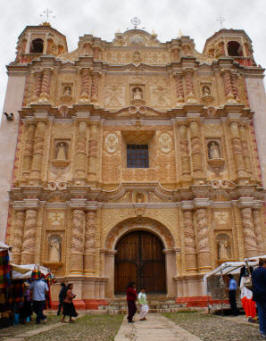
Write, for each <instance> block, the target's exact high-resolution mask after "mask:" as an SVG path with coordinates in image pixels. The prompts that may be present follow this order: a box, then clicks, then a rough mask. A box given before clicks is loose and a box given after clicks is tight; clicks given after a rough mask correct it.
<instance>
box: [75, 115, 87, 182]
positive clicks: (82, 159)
mask: <svg viewBox="0 0 266 341" xmlns="http://www.w3.org/2000/svg"><path fill="white" fill-rule="evenodd" d="M86 145H87V123H86V122H84V121H80V122H78V124H77V129H76V146H75V164H74V166H75V181H85V178H86V163H87V152H86Z"/></svg>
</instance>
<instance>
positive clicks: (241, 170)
mask: <svg viewBox="0 0 266 341" xmlns="http://www.w3.org/2000/svg"><path fill="white" fill-rule="evenodd" d="M230 130H231V142H232V151H233V158H234V161H235V170H236V174H237V177H238V178H243V177H245V176H246V172H245V165H244V159H243V154H242V145H241V140H240V133H239V123H238V122H237V121H232V122H230Z"/></svg>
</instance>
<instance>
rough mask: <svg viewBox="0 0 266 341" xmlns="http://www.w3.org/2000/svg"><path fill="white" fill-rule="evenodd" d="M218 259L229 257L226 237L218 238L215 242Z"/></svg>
mask: <svg viewBox="0 0 266 341" xmlns="http://www.w3.org/2000/svg"><path fill="white" fill-rule="evenodd" d="M217 248H218V259H230V246H229V242H228V240H226V239H220V240H218V243H217Z"/></svg>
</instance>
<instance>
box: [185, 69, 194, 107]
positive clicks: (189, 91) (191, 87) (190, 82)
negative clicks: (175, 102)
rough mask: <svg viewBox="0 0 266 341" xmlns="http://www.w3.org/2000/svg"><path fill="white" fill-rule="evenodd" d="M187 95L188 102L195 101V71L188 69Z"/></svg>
mask: <svg viewBox="0 0 266 341" xmlns="http://www.w3.org/2000/svg"><path fill="white" fill-rule="evenodd" d="M185 84H186V97H187V99H188V102H195V92H194V85H193V71H192V70H187V71H186V73H185Z"/></svg>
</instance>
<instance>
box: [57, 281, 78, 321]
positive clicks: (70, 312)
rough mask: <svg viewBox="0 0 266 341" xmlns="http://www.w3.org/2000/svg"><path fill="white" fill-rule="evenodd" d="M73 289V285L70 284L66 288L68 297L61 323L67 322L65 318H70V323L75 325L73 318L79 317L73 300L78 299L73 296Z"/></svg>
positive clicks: (64, 303)
mask: <svg viewBox="0 0 266 341" xmlns="http://www.w3.org/2000/svg"><path fill="white" fill-rule="evenodd" d="M72 289H73V284H72V283H69V284H68V285H67V287H66V296H65V299H64V301H63V317H62V319H61V322H65V317H66V316H69V322H70V323H73V322H74V320H73V319H72V317H77V316H78V314H77V312H76V309H75V306H74V304H73V299H74V298H75V297H76V295H74V294H73V292H72Z"/></svg>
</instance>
